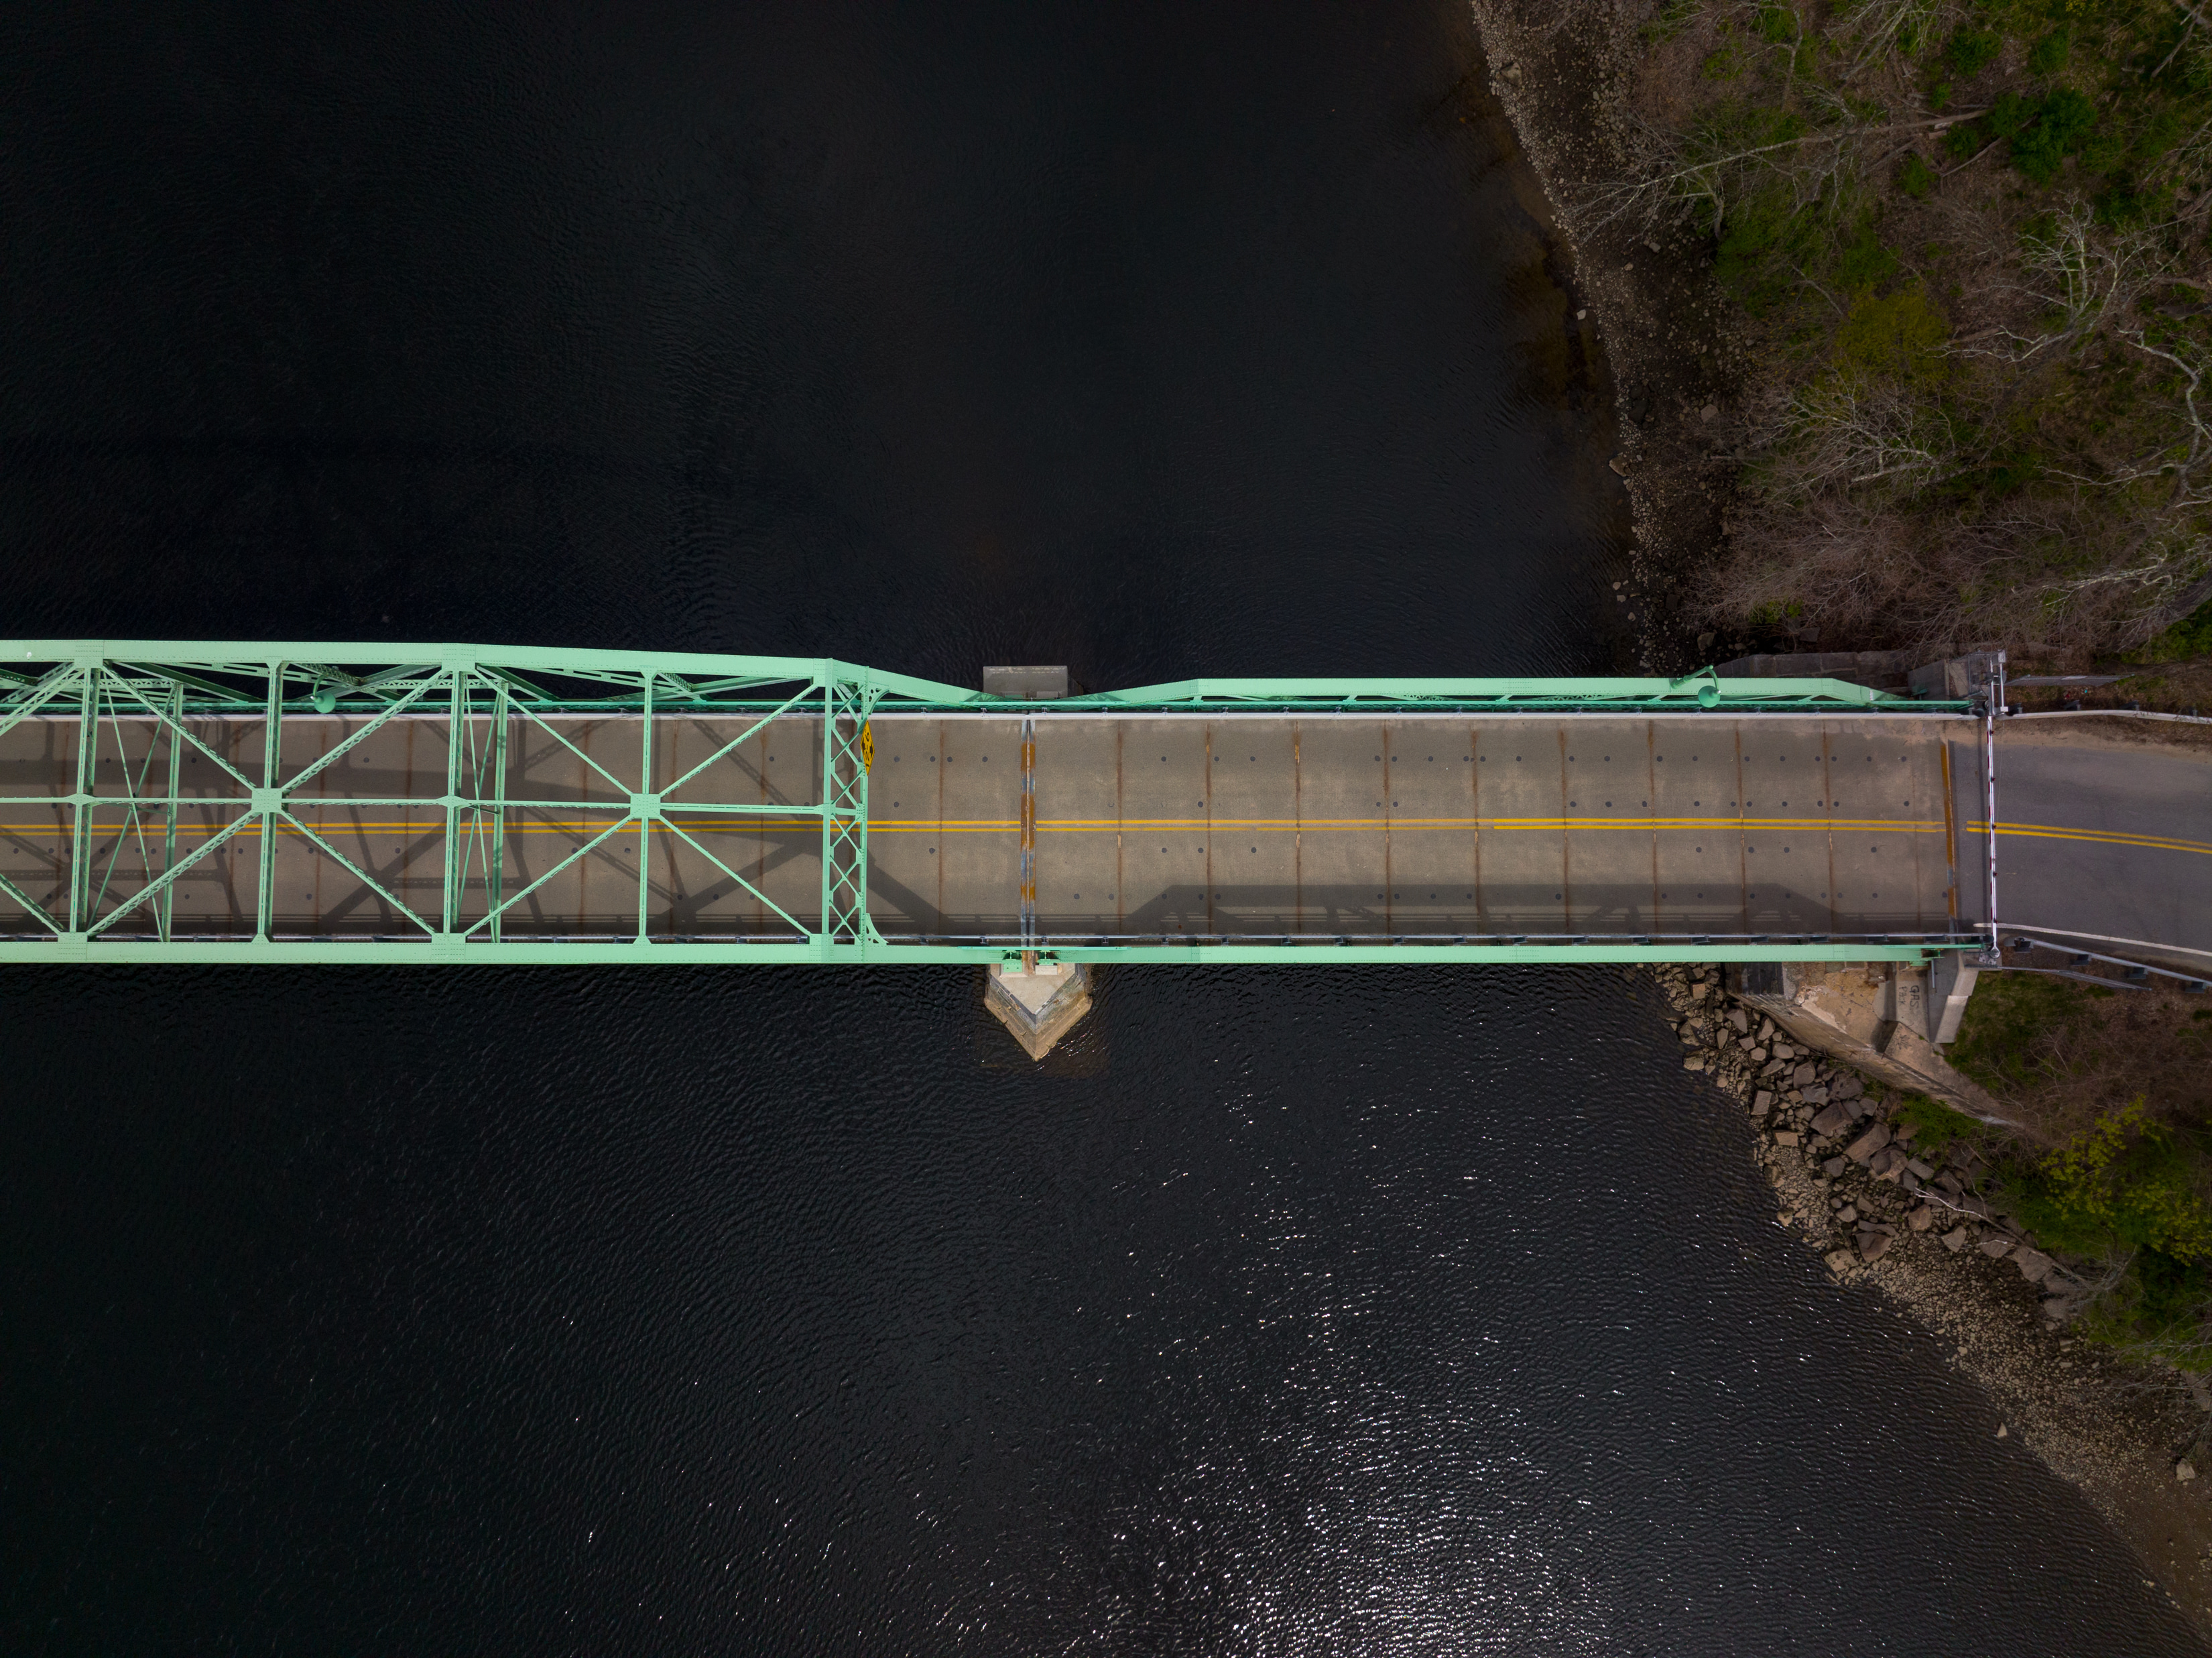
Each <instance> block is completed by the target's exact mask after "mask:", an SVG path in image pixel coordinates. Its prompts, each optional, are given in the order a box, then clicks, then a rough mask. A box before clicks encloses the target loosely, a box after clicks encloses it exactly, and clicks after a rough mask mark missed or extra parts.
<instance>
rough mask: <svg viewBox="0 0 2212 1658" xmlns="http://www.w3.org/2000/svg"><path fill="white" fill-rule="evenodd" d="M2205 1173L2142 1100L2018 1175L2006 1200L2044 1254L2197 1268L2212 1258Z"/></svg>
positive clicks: (2104, 1118) (2106, 1115)
mask: <svg viewBox="0 0 2212 1658" xmlns="http://www.w3.org/2000/svg"><path fill="white" fill-rule="evenodd" d="M2202 1173H2203V1172H2202V1168H2201V1166H2200V1164H2199V1163H2198V1161H2197V1159H2196V1158H2194V1157H2192V1156H2191V1155H2190V1154H2189V1151H2188V1150H2187V1149H2186V1148H2185V1147H2184V1146H2183V1145H2182V1144H2181V1143H2180V1142H2179V1140H2178V1139H2177V1138H2176V1137H2174V1135H2173V1134H2172V1132H2171V1131H2169V1130H2167V1129H2166V1127H2165V1126H2164V1125H2161V1124H2159V1123H2157V1122H2154V1121H2153V1120H2152V1119H2151V1117H2150V1114H2149V1112H2148V1110H2147V1109H2146V1108H2145V1107H2144V1105H2143V1102H2142V1100H2141V1099H2140V1098H2138V1099H2136V1100H2134V1101H2132V1102H2131V1103H2130V1104H2128V1105H2125V1106H2121V1107H2120V1108H2119V1109H2118V1110H2117V1111H2109V1112H2105V1113H2104V1114H2103V1115H2101V1116H2100V1117H2099V1118H2098V1119H2097V1120H2096V1122H2095V1123H2094V1124H2093V1125H2091V1126H2090V1127H2088V1128H2087V1129H2085V1130H2083V1131H2081V1133H2080V1134H2077V1135H2075V1137H2073V1138H2072V1139H2071V1140H2069V1141H2068V1142H2067V1143H2065V1144H2064V1145H2062V1146H2060V1147H2058V1148H2057V1149H2056V1150H2054V1151H2052V1152H2051V1153H2050V1154H2049V1155H2047V1156H2045V1157H2044V1158H2043V1159H2042V1160H2041V1161H2039V1162H2037V1163H2036V1164H2035V1165H2034V1166H2033V1167H2032V1168H2030V1169H2028V1170H2027V1171H2025V1172H2023V1173H2019V1174H2018V1175H2016V1176H2015V1179H2014V1180H2013V1181H2011V1182H2010V1183H2008V1193H2007V1195H2008V1197H2009V1198H2011V1199H2012V1201H2013V1204H2014V1213H2015V1216H2016V1218H2017V1219H2018V1220H2019V1221H2020V1222H2021V1225H2023V1226H2025V1227H2026V1228H2027V1229H2028V1230H2029V1231H2030V1232H2032V1233H2033V1234H2034V1235H2035V1238H2036V1240H2037V1241H2038V1242H2039V1243H2041V1244H2042V1245H2043V1246H2044V1247H2045V1248H2050V1249H2057V1250H2060V1251H2063V1252H2064V1253H2068V1254H2071V1255H2087V1256H2092V1257H2108V1256H2112V1255H2114V1254H2118V1253H2121V1252H2122V1251H2124V1250H2154V1251H2156V1252H2157V1253H2159V1254H2160V1255H2164V1256H2166V1257H2167V1258H2168V1259H2172V1260H2174V1261H2179V1262H2186V1261H2194V1260H2196V1259H2199V1258H2200V1257H2203V1256H2204V1255H2205V1254H2207V1253H2212V1204H2208V1203H2207V1202H2206V1201H2205V1199H2204V1196H2203V1191H2202V1189H2201V1187H2202Z"/></svg>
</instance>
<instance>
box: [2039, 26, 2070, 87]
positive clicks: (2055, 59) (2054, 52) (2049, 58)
mask: <svg viewBox="0 0 2212 1658" xmlns="http://www.w3.org/2000/svg"><path fill="white" fill-rule="evenodd" d="M2073 44H2074V38H2073V36H2072V35H2071V34H2068V33H2067V31H2066V30H2065V29H2064V28H2063V27H2062V28H2055V29H2053V30H2051V33H2050V34H2046V35H2045V36H2044V37H2043V38H2042V39H2041V40H2038V41H2037V42H2036V43H2035V45H2034V46H2033V47H2032V48H2030V49H2029V52H2028V54H2027V72H2028V73H2029V74H2030V75H2056V74H2057V73H2058V71H2059V70H2062V69H2063V68H2065V67H2066V53H2067V52H2068V51H2069V49H2070V48H2071V47H2072V46H2073Z"/></svg>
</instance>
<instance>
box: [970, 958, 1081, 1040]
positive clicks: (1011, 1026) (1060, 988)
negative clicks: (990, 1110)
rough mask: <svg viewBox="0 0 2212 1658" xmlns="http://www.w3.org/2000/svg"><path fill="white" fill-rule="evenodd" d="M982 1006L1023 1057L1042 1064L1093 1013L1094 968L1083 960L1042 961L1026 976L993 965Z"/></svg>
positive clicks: (1016, 969) (1015, 967) (1014, 968)
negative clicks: (1009, 1035) (1069, 1033)
mask: <svg viewBox="0 0 2212 1658" xmlns="http://www.w3.org/2000/svg"><path fill="white" fill-rule="evenodd" d="M983 1005H984V1006H985V1007H987V1008H988V1009H990V1010H991V1011H992V1013H993V1014H994V1015H997V1017H998V1021H999V1022H1000V1024H1002V1025H1004V1026H1005V1027H1006V1028H1007V1029H1008V1030H1010V1031H1012V1033H1013V1036H1014V1040H1015V1041H1017V1042H1018V1043H1020V1044H1021V1045H1022V1051H1024V1052H1025V1053H1027V1054H1028V1055H1029V1057H1030V1058H1032V1059H1042V1058H1044V1057H1045V1055H1047V1054H1048V1053H1050V1052H1051V1051H1052V1049H1053V1045H1054V1043H1056V1042H1058V1041H1059V1040H1060V1038H1061V1037H1063V1036H1065V1035H1066V1034H1067V1033H1068V1032H1070V1031H1072V1030H1073V1029H1074V1028H1075V1027H1076V1025H1077V1024H1078V1023H1079V1021H1081V1020H1082V1018H1083V1015H1085V1014H1087V1013H1089V1012H1090V1011H1091V969H1090V968H1089V967H1087V966H1085V965H1084V964H1083V963H1081V962H1073V963H1061V962H1058V961H1040V962H1038V963H1037V964H1036V970H1035V971H1034V972H1023V971H1022V970H1021V968H1020V966H1018V965H1008V964H1006V963H1002V962H1001V963H994V964H993V966H992V968H991V972H990V976H989V978H988V980H987V982H986V984H985V985H984V988H983Z"/></svg>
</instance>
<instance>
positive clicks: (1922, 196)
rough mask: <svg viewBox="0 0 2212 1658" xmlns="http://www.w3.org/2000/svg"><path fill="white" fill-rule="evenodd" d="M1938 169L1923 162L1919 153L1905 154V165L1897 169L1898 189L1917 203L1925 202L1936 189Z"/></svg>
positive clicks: (1908, 152) (1909, 152) (1909, 151)
mask: <svg viewBox="0 0 2212 1658" xmlns="http://www.w3.org/2000/svg"><path fill="white" fill-rule="evenodd" d="M1897 187H1898V188H1899V190H1902V191H1903V192H1905V194H1906V195H1908V196H1910V197H1911V198H1912V199H1913V200H1915V201H1924V200H1926V199H1927V198H1928V193H1929V192H1930V191H1932V190H1934V189H1935V188H1936V169H1935V168H1932V167H1930V166H1929V165H1928V163H1927V162H1923V161H1922V160H1921V159H1920V156H1919V155H1918V153H1917V151H1911V150H1908V151H1907V152H1906V153H1905V162H1904V165H1903V166H1901V167H1899V168H1898V169H1897Z"/></svg>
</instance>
